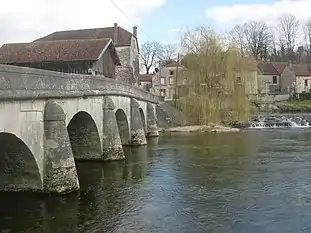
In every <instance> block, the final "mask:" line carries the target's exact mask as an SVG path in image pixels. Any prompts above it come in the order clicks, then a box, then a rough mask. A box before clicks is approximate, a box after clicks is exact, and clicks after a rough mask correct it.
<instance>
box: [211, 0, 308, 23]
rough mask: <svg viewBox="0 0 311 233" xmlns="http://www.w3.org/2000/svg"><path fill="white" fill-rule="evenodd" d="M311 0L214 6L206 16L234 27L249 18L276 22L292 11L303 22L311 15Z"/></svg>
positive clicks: (285, 0) (284, 0) (283, 0)
mask: <svg viewBox="0 0 311 233" xmlns="http://www.w3.org/2000/svg"><path fill="white" fill-rule="evenodd" d="M307 9H311V1H310V0H281V1H280V0H278V1H275V2H271V3H266V4H259V3H258V4H232V5H225V6H223V5H222V6H214V7H211V8H208V9H207V10H206V16H207V17H208V18H209V19H211V20H213V21H214V22H215V23H216V24H217V25H218V26H221V27H226V28H229V27H232V26H233V25H234V24H237V23H243V22H246V21H248V20H257V21H265V22H267V23H268V24H274V23H275V22H276V21H277V20H278V18H279V17H280V16H281V15H282V14H285V13H291V14H293V15H295V16H296V17H297V19H299V20H300V21H301V22H306V21H307V20H308V19H309V18H310V17H311V11H309V10H307Z"/></svg>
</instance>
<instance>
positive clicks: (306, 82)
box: [305, 79, 308, 87]
mask: <svg viewBox="0 0 311 233" xmlns="http://www.w3.org/2000/svg"><path fill="white" fill-rule="evenodd" d="M307 86H308V79H306V80H305V87H307Z"/></svg>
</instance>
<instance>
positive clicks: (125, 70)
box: [116, 47, 136, 85]
mask: <svg viewBox="0 0 311 233" xmlns="http://www.w3.org/2000/svg"><path fill="white" fill-rule="evenodd" d="M116 50H117V53H118V56H119V58H120V63H121V66H116V79H117V80H118V81H121V82H125V83H128V84H131V85H134V84H135V83H136V81H135V77H134V69H133V66H132V65H131V47H117V48H116Z"/></svg>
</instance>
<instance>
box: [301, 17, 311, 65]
mask: <svg viewBox="0 0 311 233" xmlns="http://www.w3.org/2000/svg"><path fill="white" fill-rule="evenodd" d="M303 33H304V39H305V49H306V52H307V56H308V58H309V59H310V57H311V19H310V20H309V21H308V22H307V23H306V25H304V27H303Z"/></svg>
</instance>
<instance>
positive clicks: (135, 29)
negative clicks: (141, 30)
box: [133, 26, 137, 37]
mask: <svg viewBox="0 0 311 233" xmlns="http://www.w3.org/2000/svg"><path fill="white" fill-rule="evenodd" d="M133 35H134V36H135V37H137V27H136V26H134V27H133Z"/></svg>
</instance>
